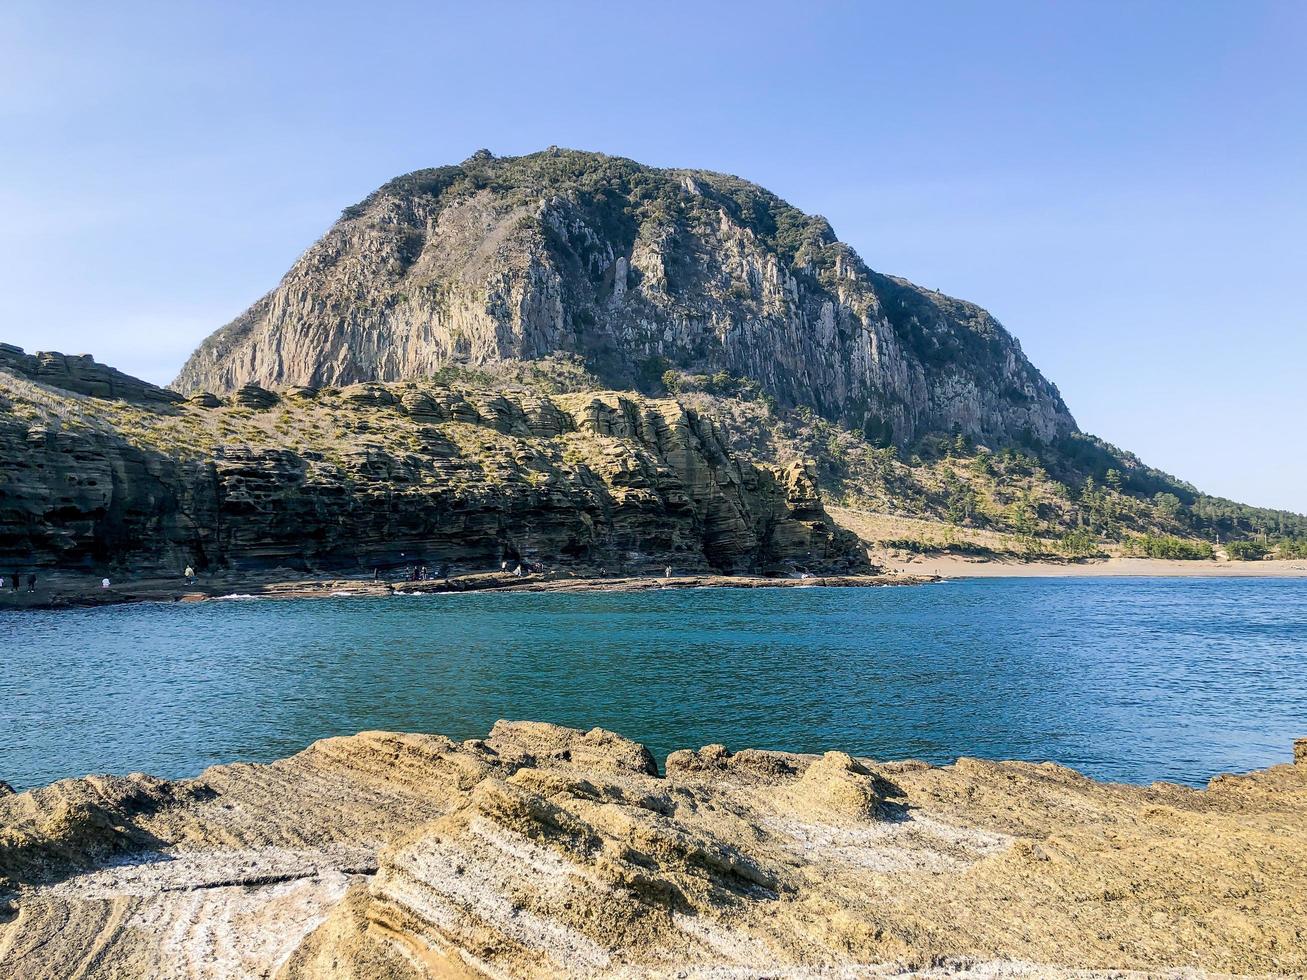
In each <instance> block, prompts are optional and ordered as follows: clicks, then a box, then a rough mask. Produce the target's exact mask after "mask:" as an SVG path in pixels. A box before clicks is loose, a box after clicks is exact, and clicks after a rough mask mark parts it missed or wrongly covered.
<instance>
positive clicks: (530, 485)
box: [0, 349, 869, 577]
mask: <svg viewBox="0 0 1307 980" xmlns="http://www.w3.org/2000/svg"><path fill="white" fill-rule="evenodd" d="M5 357H7V358H8V359H7V360H5V359H3V358H0V409H2V411H0V457H2V458H4V459H5V460H6V466H5V470H4V473H3V475H2V476H0V563H3V562H14V563H17V562H21V563H22V565H23V567H24V568H30V567H31V563H32V561H33V560H34V559H35V561H36V562H37V563H39V566H40V567H42V568H51V569H61V570H66V571H67V570H78V569H93V568H123V569H129V570H130V571H131V572H132V574H133V575H134V576H137V577H139V576H140V575H141V574H143V573H148V572H151V571H154V570H158V571H160V572H162V573H164V574H167V575H172V576H175V575H177V574H178V572H179V570H180V569H182V568H184V567H186V566H187V565H192V566H194V567H196V568H198V569H201V570H208V569H215V568H227V569H249V570H257V569H271V568H285V569H289V570H293V571H299V572H309V571H313V570H318V569H328V570H330V569H337V570H344V571H350V570H353V571H360V570H362V571H368V572H370V571H371V570H372V568H373V567H376V566H380V567H383V568H385V567H394V566H398V565H402V564H404V563H409V564H412V563H415V562H425V563H430V564H431V565H432V566H433V567H434V566H435V565H437V564H443V563H454V564H462V565H464V566H465V567H466V566H472V567H480V568H489V567H497V566H498V565H499V563H500V561H501V560H503V559H508V560H510V561H514V562H516V561H518V560H526V561H548V562H551V563H554V562H567V563H570V564H572V565H575V566H581V567H590V568H594V569H595V570H597V571H606V572H609V573H612V574H618V573H625V574H633V573H634V574H639V573H644V574H648V573H650V572H658V573H661V572H662V570H663V567H664V566H665V565H672V566H674V568H675V569H676V570H677V571H678V572H699V571H709V570H712V571H718V572H764V573H778V572H781V573H783V572H787V571H794V570H796V569H803V570H808V569H813V570H824V571H853V572H857V571H866V570H869V565H868V562H867V558H866V552H865V549H864V547H863V546H862V545H861V544H860V543H859V542H858V540H857V538H856V537H855V536H854V535H853V534H852V533H850V532H848V531H845V530H843V529H841V528H838V527H836V526H835V525H834V523H833V522H832V521H831V520H830V518H829V517H828V516H827V515H826V513H825V510H824V508H823V506H822V502H821V498H820V494H819V492H818V489H817V486H816V483H815V479H814V475H813V473H812V471H811V469H810V468H809V467H807V466H805V465H803V464H801V463H798V462H794V463H791V464H789V465H775V466H773V465H766V464H760V463H755V462H752V461H750V460H748V459H747V458H741V457H739V456H737V455H736V454H735V453H734V452H733V451H732V449H731V447H730V446H729V444H728V443H727V441H726V440H725V439H724V438H723V435H722V433H721V431H720V430H719V428H718V427H717V426H716V425H715V424H714V423H713V421H712V420H711V419H710V418H707V417H704V416H702V415H700V414H699V413H697V412H695V411H694V410H693V409H690V408H688V407H686V406H684V405H682V404H681V403H679V402H678V401H676V400H675V399H671V398H662V399H649V398H643V397H641V396H639V395H635V394H632V393H618V392H602V391H587V392H584V393H575V392H572V393H569V392H560V393H555V394H552V395H551V394H546V393H539V392H535V391H531V390H529V389H526V388H518V389H516V390H513V389H511V388H510V389H508V390H507V391H505V389H504V388H503V387H502V386H495V387H493V388H488V387H487V386H485V385H478V384H472V383H459V382H457V381H454V382H449V383H441V382H438V381H424V382H404V383H398V384H390V385H383V384H357V385H352V386H349V387H346V388H344V389H339V390H337V389H323V390H318V389H312V388H304V387H300V388H294V389H286V390H283V391H282V392H280V393H278V392H272V391H268V390H265V389H261V388H258V387H256V386H245V387H242V388H241V389H239V390H237V391H236V392H234V393H232V394H231V395H230V396H228V397H227V398H225V399H219V398H218V397H216V396H214V395H209V394H201V395H199V396H197V397H194V398H192V399H190V400H189V401H184V400H182V399H181V398H180V397H179V396H176V395H175V394H174V393H172V392H169V391H166V390H165V389H159V388H155V387H154V386H152V385H147V384H146V383H145V382H139V381H135V379H129V378H127V376H126V375H121V374H119V373H118V372H114V371H112V369H109V368H104V367H103V366H101V365H96V364H95V363H94V362H93V361H91V360H90V359H89V358H65V357H63V356H62V355H48V354H47V355H40V356H39V357H37V356H28V355H21V354H16V353H14V352H13V350H12V349H11V350H10V351H8V352H7V353H6V354H5ZM5 570H6V571H8V570H9V569H8V567H6V569H5Z"/></svg>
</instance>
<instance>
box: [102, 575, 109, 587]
mask: <svg viewBox="0 0 1307 980" xmlns="http://www.w3.org/2000/svg"><path fill="white" fill-rule="evenodd" d="M100 588H102V589H107V588H109V580H108V579H107V578H102V579H100Z"/></svg>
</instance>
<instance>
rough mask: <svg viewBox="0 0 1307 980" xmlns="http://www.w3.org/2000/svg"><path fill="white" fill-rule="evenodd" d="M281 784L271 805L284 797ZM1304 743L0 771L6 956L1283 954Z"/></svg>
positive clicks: (567, 746) (591, 735)
mask: <svg viewBox="0 0 1307 980" xmlns="http://www.w3.org/2000/svg"><path fill="white" fill-rule="evenodd" d="M288 801H293V805H288ZM1304 839H1307V765H1304V764H1298V765H1280V766H1276V767H1274V768H1271V769H1268V770H1265V771H1263V772H1258V773H1254V774H1251V775H1248V776H1221V777H1217V778H1216V779H1214V780H1213V781H1212V782H1211V784H1210V785H1209V787H1208V788H1207V789H1206V790H1202V791H1198V790H1193V789H1188V788H1184V787H1179V786H1174V785H1169V784H1155V785H1153V786H1150V787H1131V786H1123V785H1111V784H1103V783H1097V782H1094V781H1092V780H1090V779H1087V778H1085V777H1083V776H1081V775H1078V774H1077V773H1075V772H1072V771H1071V770H1068V769H1064V768H1062V767H1059V766H1056V765H1052V764H1042V765H1032V764H1028V763H995V762H983V761H979V760H975V759H961V760H959V761H958V762H957V763H956V764H954V765H951V766H944V767H932V766H929V765H927V764H925V763H922V762H900V763H882V762H876V761H873V760H870V759H859V758H853V757H850V756H848V755H846V754H843V753H840V752H829V753H827V754H825V755H823V756H804V755H792V754H787V753H779V752H763V751H754V750H744V751H739V752H734V753H732V752H729V751H727V749H726V748H724V747H723V746H708V747H705V748H703V749H700V750H696V751H682V752H676V753H673V754H672V755H671V756H670V757H669V758H668V759H667V760H666V765H665V775H662V776H660V775H659V774H658V770H657V768H656V766H655V764H654V759H653V758H652V757H651V756H650V754H649V753H648V752H647V751H646V750H645V749H644V748H643V747H642V746H640V745H638V744H636V743H633V742H630V741H628V740H626V739H624V738H621V737H620V736H617V735H615V734H613V733H610V732H606V731H602V730H599V729H594V730H592V731H589V732H581V731H575V730H571V729H564V728H557V727H554V726H551V725H541V724H533V723H520V722H519V723H506V722H500V723H499V724H497V725H496V726H495V727H494V730H493V731H492V732H491V733H490V736H489V737H488V738H486V739H478V740H472V741H468V742H462V743H456V742H452V741H450V740H448V739H445V738H441V737H439V736H429V735H399V734H393V733H384V732H367V733H363V734H361V735H357V736H353V737H350V738H334V739H327V740H325V741H322V742H318V743H316V744H314V745H313V746H312V747H310V748H309V749H307V750H306V751H304V752H301V753H300V754H298V755H296V756H293V757H291V758H289V759H285V760H283V761H280V762H275V763H272V764H271V765H248V764H241V765H228V766H219V767H216V768H213V769H210V770H208V771H207V772H205V773H203V774H202V775H201V776H200V777H198V778H197V779H193V780H181V781H176V782H166V781H163V780H158V779H154V778H151V777H148V776H142V775H133V776H128V777H107V776H101V777H88V778H86V779H78V780H66V781H64V782H60V783H55V784H54V785H52V786H49V787H46V788H44V789H37V790H33V791H30V792H26V793H21V794H9V795H0V902H3V904H0V975H4V976H6V977H14V978H36V977H48V976H68V975H79V976H88V977H138V976H166V977H236V976H239V977H259V976H262V977H277V978H282V980H291V978H308V977H314V978H327V977H330V978H360V980H361V978H365V977H366V978H386V977H392V978H422V977H477V976H493V977H556V976H582V977H584V976H590V977H594V976H625V977H663V976H713V977H722V976H729V977H753V976H769V977H771V976H804V977H806V976H881V975H894V976H903V975H913V976H932V977H934V976H943V975H950V976H951V975H963V976H975V977H997V976H1031V977H1036V976H1037V977H1058V976H1065V977H1070V976H1077V977H1084V976H1111V977H1122V976H1142V975H1145V974H1143V973H1140V974H1135V973H1123V972H1121V971H1146V975H1148V976H1159V977H1160V976H1166V977H1181V976H1194V977H1197V976H1212V975H1218V974H1219V975H1225V974H1228V973H1238V974H1257V975H1276V976H1287V975H1301V974H1302V973H1303V971H1304V970H1307V926H1304V923H1307V862H1304V861H1303V860H1302V853H1301V845H1302V841H1303V840H1304Z"/></svg>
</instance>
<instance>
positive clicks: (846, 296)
mask: <svg viewBox="0 0 1307 980" xmlns="http://www.w3.org/2000/svg"><path fill="white" fill-rule="evenodd" d="M560 351H564V352H575V353H578V354H581V355H583V356H584V357H585V358H586V361H587V363H588V364H589V365H590V366H591V367H592V368H593V369H594V370H595V371H596V372H597V373H598V374H599V376H600V377H601V378H602V379H603V382H604V383H605V384H607V385H609V386H611V387H614V388H631V387H636V386H647V384H648V382H649V381H650V380H653V381H656V380H657V378H658V376H659V375H660V374H661V373H662V371H663V370H664V369H666V368H668V367H674V368H678V369H681V370H686V371H691V372H705V373H707V374H713V373H715V372H719V371H720V372H725V373H727V374H730V375H734V376H741V377H747V378H751V379H754V380H756V381H757V382H758V383H759V384H760V385H761V386H762V389H763V390H764V391H765V392H767V393H769V394H770V395H772V396H773V397H775V398H776V399H778V400H779V402H780V403H781V404H782V405H783V406H794V405H804V406H809V407H811V408H813V409H815V410H816V411H817V412H818V413H819V414H821V415H824V416H825V417H826V418H829V419H832V420H839V421H842V422H845V423H847V424H848V425H849V426H850V427H852V428H854V429H856V430H859V431H866V432H867V433H869V434H872V435H874V436H875V437H876V438H877V439H886V440H888V439H893V440H895V441H897V442H899V443H907V442H910V441H911V440H913V439H914V438H916V437H917V436H919V435H921V434H923V433H926V432H931V431H934V432H944V433H952V432H954V431H961V432H965V433H967V434H968V435H971V436H973V437H975V438H977V439H979V440H982V441H986V442H989V443H993V444H999V445H1003V444H1007V443H1010V442H1012V441H1013V440H1015V439H1018V438H1021V437H1023V436H1026V435H1030V436H1033V437H1035V438H1038V439H1041V440H1044V441H1048V440H1051V439H1055V438H1057V437H1060V436H1064V435H1067V434H1068V433H1071V432H1074V431H1075V428H1076V427H1075V422H1074V420H1073V419H1072V418H1071V415H1070V413H1069V412H1068V411H1067V408H1066V406H1065V405H1064V404H1063V402H1062V399H1061V397H1060V396H1059V395H1058V392H1057V389H1056V388H1055V387H1054V386H1053V385H1052V384H1050V383H1049V382H1048V381H1046V380H1045V379H1044V378H1043V376H1041V375H1040V373H1039V372H1038V371H1037V370H1035V368H1034V367H1033V366H1032V365H1031V364H1030V362H1029V361H1028V360H1027V359H1026V357H1025V355H1024V354H1023V353H1022V351H1021V347H1020V345H1019V344H1018V343H1017V342H1016V340H1015V339H1013V338H1012V337H1011V336H1010V335H1009V334H1008V333H1007V331H1006V330H1004V329H1003V327H1002V326H1001V325H1000V324H999V323H998V322H997V321H996V320H995V319H994V318H993V317H991V316H990V315H989V314H988V313H987V312H985V311H984V310H982V309H981V308H980V307H978V306H974V305H972V304H970V303H966V302H963V301H961V300H956V299H953V298H951V297H948V296H944V295H942V294H940V293H939V292H936V291H934V290H929V289H923V288H921V287H919V286H915V285H913V284H912V283H910V282H907V281H906V280H903V279H898V278H894V277H891V276H884V275H880V274H878V273H876V272H873V271H872V270H870V269H868V268H867V266H866V265H864V264H863V262H862V260H861V259H860V258H859V257H858V256H857V255H856V254H855V253H854V251H853V250H852V249H851V248H849V247H848V246H847V245H845V244H843V243H841V242H839V241H838V240H837V239H836V237H835V233H834V231H832V229H831V227H830V225H829V224H828V223H827V222H826V220H825V219H824V218H821V217H819V216H813V215H807V214H804V213H803V212H801V211H799V210H798V209H797V208H793V207H791V206H790V205H788V204H786V203H785V202H784V201H782V200H780V199H779V198H777V197H776V196H775V195H773V194H771V193H769V192H767V191H766V190H764V189H763V188H761V187H758V186H757V185H755V184H751V183H748V182H747V181H744V180H740V179H739V178H737V177H730V176H727V175H725V174H717V173H710V172H707V171H702V170H660V169H657V168H653V167H645V166H641V165H640V164H638V163H635V162H634V161H631V160H624V159H622V158H620V157H609V156H606V155H604V154H602V153H583V152H578V151H575V150H561V149H556V148H551V149H549V150H546V151H544V152H542V153H534V154H531V155H529V156H523V157H505V158H501V159H497V158H495V157H493V156H492V155H491V154H489V153H488V152H485V151H482V152H480V153H478V154H476V155H474V156H473V157H471V158H470V159H468V160H465V161H464V162H463V163H462V164H459V165H458V166H448V167H438V168H435V169H431V170H420V171H418V172H416V173H412V174H408V175H406V176H403V177H399V178H396V179H395V180H392V181H390V182H389V183H387V184H386V185H385V186H383V187H381V188H380V189H379V190H377V191H376V192H375V193H374V194H372V195H371V196H369V197H368V198H367V200H365V201H363V202H361V203H360V204H358V205H357V206H355V207H352V208H349V209H347V210H346V212H345V214H344V215H343V216H342V217H341V219H340V220H339V221H338V222H336V224H335V225H334V226H333V227H332V228H331V229H330V230H329V231H328V232H327V233H326V235H324V236H323V237H322V239H321V240H319V241H318V242H317V243H316V244H315V245H313V246H312V247H311V248H310V249H309V250H308V251H307V252H306V253H305V254H304V255H303V256H302V257H301V258H300V259H299V261H298V262H296V263H295V265H294V267H293V268H292V269H291V270H290V271H289V272H288V273H287V274H286V276H285V277H284V278H283V279H282V281H281V283H280V284H279V285H278V286H277V287H276V289H274V290H273V291H272V292H270V293H269V294H268V295H267V296H265V297H263V298H262V299H260V300H259V301H258V302H256V303H255V304H254V305H253V306H251V307H250V309H249V310H247V311H246V312H245V313H244V314H242V315H241V316H240V317H238V318H237V319H236V320H235V321H233V322H232V323H231V324H229V325H227V326H226V327H223V328H222V329H221V330H219V331H217V332H216V333H215V334H213V335H212V336H211V337H209V339H207V340H206V341H205V342H204V343H203V344H202V345H201V346H200V348H199V349H198V350H197V351H196V352H195V353H194V355H192V357H191V359H190V360H189V361H188V362H187V363H186V366H185V367H184V368H183V369H182V372H181V374H180V375H179V376H178V378H177V381H176V382H175V383H174V387H176V388H177V389H178V390H180V391H191V390H192V389H204V390H211V391H216V392H225V391H234V390H235V389H237V388H239V387H240V386H241V385H243V384H247V383H250V382H254V383H257V384H259V385H262V386H264V387H275V386H281V385H287V384H301V385H324V384H334V385H342V384H350V383H353V382H358V381H395V380H403V379H410V378H422V377H428V376H430V375H432V374H433V373H435V372H436V371H438V370H439V369H440V368H442V367H444V366H445V365H447V364H450V363H470V364H477V363H483V362H487V361H495V360H504V359H531V358H538V357H542V356H545V355H548V354H552V353H556V352H560Z"/></svg>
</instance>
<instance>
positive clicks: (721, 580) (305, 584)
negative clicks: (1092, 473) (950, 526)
mask: <svg viewBox="0 0 1307 980" xmlns="http://www.w3.org/2000/svg"><path fill="white" fill-rule="evenodd" d="M936 581H939V577H938V576H935V575H910V574H900V573H891V574H884V575H812V576H809V577H808V578H779V577H769V576H762V575H711V574H703V575H700V574H695V575H673V576H670V577H653V576H599V575H585V574H572V573H567V572H553V573H548V574H534V573H533V574H527V575H523V576H521V577H520V578H519V577H517V576H515V575H512V574H506V573H502V572H474V573H470V574H467V575H457V576H451V577H450V578H449V579H447V580H445V579H430V580H424V581H420V582H411V581H384V580H383V581H373V580H371V579H336V578H298V579H283V578H278V577H275V576H274V577H265V578H248V577H240V576H229V577H222V578H215V579H208V580H206V581H205V582H203V583H197V584H195V585H187V584H186V583H184V582H183V583H178V582H177V581H176V580H174V579H168V580H163V579H147V580H145V581H142V582H136V583H132V584H130V585H125V586H124V585H111V586H110V587H109V588H107V589H105V588H101V587H100V585H99V584H98V583H96V582H95V581H93V580H91V579H87V578H86V577H85V576H64V577H61V578H59V579H56V580H55V582H54V584H53V585H49V584H42V585H41V587H40V588H39V589H38V591H36V592H34V593H29V592H26V591H18V592H13V591H7V592H4V593H0V612H3V611H5V610H13V609H79V608H86V607H93V606H115V605H123V604H126V603H135V602H185V603H192V602H211V601H221V600H229V599H343V598H383V597H387V596H408V595H440V594H448V593H467V592H652V591H660V590H663V589H778V588H877V587H881V586H890V585H924V584H926V583H929V582H936Z"/></svg>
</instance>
